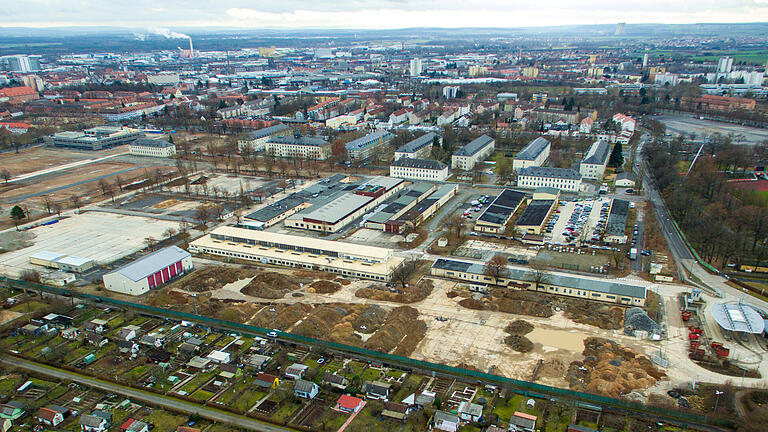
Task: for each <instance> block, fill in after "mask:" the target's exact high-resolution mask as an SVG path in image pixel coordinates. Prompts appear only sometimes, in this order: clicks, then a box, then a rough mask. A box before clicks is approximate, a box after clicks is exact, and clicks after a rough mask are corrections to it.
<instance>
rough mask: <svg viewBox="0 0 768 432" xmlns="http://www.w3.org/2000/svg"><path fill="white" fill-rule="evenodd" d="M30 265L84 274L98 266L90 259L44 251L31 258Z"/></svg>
mask: <svg viewBox="0 0 768 432" xmlns="http://www.w3.org/2000/svg"><path fill="white" fill-rule="evenodd" d="M29 262H30V264H35V265H41V266H45V267H50V268H55V269H59V270H61V271H65V272H75V273H83V272H85V271H88V270H90V269H92V268H94V267H95V266H96V262H95V261H93V260H92V259H89V258H83V257H79V256H73V255H64V254H60V253H57V252H49V251H42V252H38V253H36V254H33V255H30V256H29Z"/></svg>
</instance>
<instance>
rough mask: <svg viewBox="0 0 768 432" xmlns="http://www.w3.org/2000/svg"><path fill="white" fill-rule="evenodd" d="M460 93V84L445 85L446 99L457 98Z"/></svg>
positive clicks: (444, 93)
mask: <svg viewBox="0 0 768 432" xmlns="http://www.w3.org/2000/svg"><path fill="white" fill-rule="evenodd" d="M458 94H459V86H445V87H443V97H444V98H446V99H456V97H457V96H458Z"/></svg>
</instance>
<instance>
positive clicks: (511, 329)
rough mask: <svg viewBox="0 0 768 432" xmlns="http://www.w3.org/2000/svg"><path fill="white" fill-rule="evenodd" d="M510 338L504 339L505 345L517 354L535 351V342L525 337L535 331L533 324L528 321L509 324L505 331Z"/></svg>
mask: <svg viewBox="0 0 768 432" xmlns="http://www.w3.org/2000/svg"><path fill="white" fill-rule="evenodd" d="M504 331H505V332H507V333H509V336H507V337H505V338H504V343H505V344H507V345H509V347H510V348H512V349H513V350H515V351H517V352H521V353H527V352H531V351H532V350H533V342H531V340H530V339H528V338H527V337H525V335H526V334H528V333H530V332H532V331H533V324H531V323H529V322H528V321H523V320H517V321H513V322H511V323H509V324H508V325H507V327H506V328H505V329H504Z"/></svg>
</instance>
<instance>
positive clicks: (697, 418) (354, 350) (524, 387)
mask: <svg viewBox="0 0 768 432" xmlns="http://www.w3.org/2000/svg"><path fill="white" fill-rule="evenodd" d="M0 282H5V284H6V285H7V286H8V287H10V288H16V289H26V290H32V291H38V292H43V291H44V292H47V293H50V294H55V295H61V296H66V297H77V298H81V299H85V300H90V301H94V302H99V303H105V304H110V305H114V306H118V307H123V308H130V309H134V310H137V311H143V312H145V313H147V314H150V315H155V316H160V317H170V318H177V319H181V320H185V321H194V322H198V323H204V324H208V325H211V326H215V327H223V328H227V329H234V330H238V331H241V332H243V333H248V334H252V335H255V334H258V335H263V334H265V333H267V332H269V331H271V330H270V329H265V328H261V327H257V326H252V325H247V324H240V323H236V322H232V321H224V320H221V319H217V318H211V317H206V316H202V315H195V314H190V313H185V312H178V311H174V310H170V309H162V308H157V307H154V306H148V305H144V304H141V303H132V302H127V301H122V300H117V299H113V298H109V297H103V296H97V295H93V294H86V293H80V292H77V291H70V290H68V289H65V288H58V287H51V286H47V285H41V284H37V283H31V282H25V281H20V280H15V279H10V278H6V277H0ZM278 334H279V337H280V338H281V339H282V340H286V341H292V342H296V343H300V344H306V345H311V346H315V347H321V348H324V349H327V350H331V351H338V352H344V353H351V354H355V355H357V356H360V357H364V358H367V359H373V360H376V361H380V362H383V363H387V364H392V365H399V366H409V367H411V368H413V369H419V370H424V371H435V372H436V373H441V374H445V375H451V376H460V377H461V376H463V377H469V378H474V379H476V380H480V381H483V382H487V383H493V384H497V385H500V386H505V387H506V386H510V385H511V386H513V387H516V388H517V389H519V390H521V391H523V392H525V394H530V393H534V394H546V395H550V396H561V397H563V398H568V399H573V400H576V401H582V402H591V403H595V404H598V405H603V406H611V407H616V408H622V409H625V410H629V411H634V412H641V413H646V414H653V415H657V416H661V417H665V418H672V419H677V420H681V421H685V422H690V423H698V424H704V423H707V419H706V418H705V417H704V416H701V415H697V414H692V413H686V412H680V411H676V410H671V409H665V408H659V407H655V406H649V405H644V404H641V403H637V402H630V401H625V400H620V399H615V398H610V397H605V396H599V395H595V394H591V393H583V392H578V391H573V390H568V389H562V388H558V387H550V386H546V385H542V384H536V383H533V382H528V381H520V380H516V379H512V378H507V377H503V376H499V375H493V374H489V373H485V372H478V371H474V370H469V369H463V368H457V367H452V366H447V365H444V364H439V363H431V362H427V361H422V360H416V359H412V358H408V357H403V356H398V355H393V354H388V353H382V352H378V351H372V350H369V349H365V348H360V347H356V346H351V345H344V344H339V343H335V342H329V341H324V340H320V339H314V338H310V337H306V336H300V335H296V334H291V333H287V332H278Z"/></svg>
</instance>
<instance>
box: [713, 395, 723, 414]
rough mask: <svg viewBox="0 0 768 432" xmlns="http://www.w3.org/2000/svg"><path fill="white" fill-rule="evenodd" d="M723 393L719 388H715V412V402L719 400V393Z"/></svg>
mask: <svg viewBox="0 0 768 432" xmlns="http://www.w3.org/2000/svg"><path fill="white" fill-rule="evenodd" d="M721 394H723V392H721V391H720V390H715V411H714V412H717V402H718V401H719V400H720V395H721Z"/></svg>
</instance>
